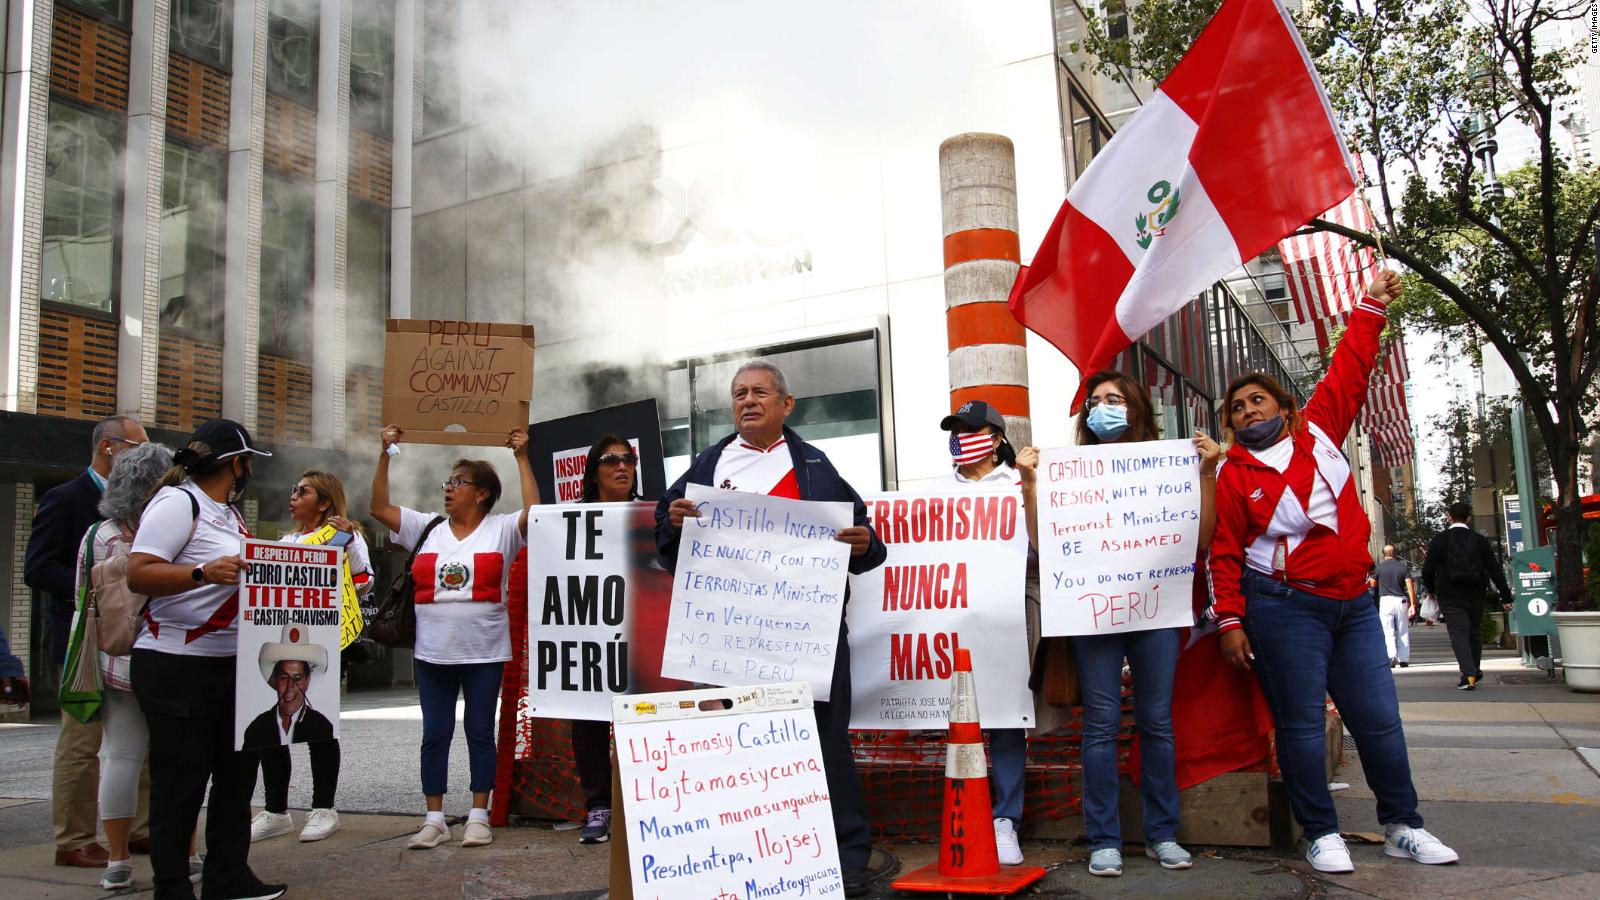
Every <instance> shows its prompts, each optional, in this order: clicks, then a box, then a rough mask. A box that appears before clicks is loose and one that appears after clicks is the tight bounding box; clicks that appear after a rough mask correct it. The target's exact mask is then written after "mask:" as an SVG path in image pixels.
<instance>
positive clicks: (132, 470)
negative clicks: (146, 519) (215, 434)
mask: <svg viewBox="0 0 1600 900" xmlns="http://www.w3.org/2000/svg"><path fill="white" fill-rule="evenodd" d="M171 467H172V448H170V447H166V446H163V445H161V444H140V445H139V446H137V447H131V448H129V449H128V451H127V452H126V453H120V454H118V455H117V458H116V461H115V463H114V464H113V465H112V467H111V473H110V475H109V476H108V477H107V478H106V485H105V493H104V494H103V495H102V496H101V497H100V503H99V512H100V514H101V515H102V516H105V520H104V521H102V522H100V523H98V524H97V525H93V526H90V528H89V531H88V532H87V533H86V534H84V536H83V542H82V545H81V546H80V547H79V548H78V563H77V565H76V566H74V567H73V570H74V572H76V573H77V579H78V580H77V593H78V595H79V596H83V592H84V590H85V588H86V587H87V586H88V580H87V579H88V572H86V571H85V570H86V568H92V567H94V566H96V565H99V564H100V563H103V562H105V561H107V560H109V559H111V558H112V556H113V555H114V554H116V553H117V552H118V550H119V548H120V550H121V552H123V553H126V552H127V547H128V546H131V544H132V543H133V535H134V532H135V531H136V530H137V529H138V525H139V517H140V516H141V515H143V513H144V508H145V506H146V504H148V503H149V502H150V497H151V495H152V494H153V493H154V492H155V490H156V488H157V487H159V486H160V482H161V477H162V476H163V475H165V474H166V472H167V470H168V469H170V468H171ZM86 564H87V565H86ZM78 612H79V614H80V615H81V614H82V610H81V609H80V610H79V611H78ZM73 631H74V633H77V627H76V624H74V627H73ZM78 652H79V653H86V652H87V653H94V654H95V657H96V663H95V664H96V665H97V666H98V667H99V669H100V677H101V684H102V685H103V686H104V690H103V691H102V693H101V702H100V721H99V724H100V729H101V741H100V757H101V758H100V817H101V818H100V821H101V825H102V826H103V827H104V828H105V832H106V843H107V844H109V845H110V846H109V847H108V848H107V850H108V858H107V860H106V871H105V874H104V875H102V876H101V878H100V886H101V887H103V888H105V889H107V890H117V889H120V888H125V887H129V886H131V885H132V884H133V858H132V857H131V856H130V855H129V854H130V851H129V846H128V845H129V843H130V838H131V835H132V832H133V814H134V810H135V808H136V807H137V806H138V805H139V801H140V799H141V798H140V797H139V795H140V793H141V790H140V788H141V787H143V788H144V790H143V792H142V793H144V794H145V795H146V796H145V797H144V798H143V799H144V801H145V803H148V802H149V796H148V794H149V784H148V783H145V784H143V785H141V782H142V781H145V778H144V772H145V754H146V752H147V750H148V749H149V743H150V740H149V735H148V733H147V731H146V729H145V723H144V713H142V712H140V711H139V701H138V700H137V699H135V698H134V696H133V684H132V682H131V681H130V680H129V677H128V667H129V665H130V662H131V660H130V658H129V657H127V656H110V655H108V654H106V653H102V652H99V651H98V650H97V648H94V647H83V648H81V649H80V650H79V651H78ZM62 718H63V719H65V718H69V717H67V716H63V717H62ZM189 870H190V877H191V879H194V880H198V879H199V876H200V860H199V858H198V857H196V856H194V855H193V850H192V843H191V852H190V857H189Z"/></svg>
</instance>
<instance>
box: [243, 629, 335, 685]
mask: <svg viewBox="0 0 1600 900" xmlns="http://www.w3.org/2000/svg"><path fill="white" fill-rule="evenodd" d="M288 660H296V661H299V662H303V663H305V664H306V665H307V666H308V667H309V668H310V669H311V671H312V672H320V671H322V670H323V669H326V668H327V667H328V648H326V647H324V646H322V645H321V644H313V643H312V642H311V629H310V628H309V627H307V626H305V625H301V624H299V623H297V622H289V623H287V624H285V625H284V626H283V640H282V641H267V642H266V643H265V644H262V645H261V656H260V662H261V677H262V678H265V679H266V680H267V683H268V684H271V683H272V670H273V668H274V667H275V666H277V664H278V663H281V662H285V661H288Z"/></svg>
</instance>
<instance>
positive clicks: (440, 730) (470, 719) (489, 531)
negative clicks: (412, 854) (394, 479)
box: [372, 425, 539, 850]
mask: <svg viewBox="0 0 1600 900" xmlns="http://www.w3.org/2000/svg"><path fill="white" fill-rule="evenodd" d="M404 434H405V430H404V429H402V428H401V427H400V426H398V425H389V426H387V427H385V428H384V430H383V452H382V453H380V454H378V467H377V470H376V471H375V472H374V473H373V475H372V517H373V518H374V519H377V520H378V521H379V522H380V523H382V524H383V525H385V526H386V527H388V529H389V531H390V539H391V540H393V541H394V542H395V543H397V544H399V545H400V546H402V547H405V548H406V549H408V550H409V549H412V548H414V547H415V548H417V557H416V561H415V562H414V563H413V564H412V567H411V574H412V577H413V579H414V580H415V582H416V595H415V600H416V613H417V640H416V647H415V648H414V650H413V654H414V656H415V658H416V663H417V668H416V672H417V695H418V699H419V700H420V701H421V704H422V794H423V797H424V798H425V799H426V801H427V806H428V813H427V818H426V819H425V820H424V821H423V824H422V828H421V830H419V831H418V832H417V834H416V836H415V837H413V838H412V839H411V843H410V845H409V846H410V847H411V849H413V850H426V849H429V848H432V847H437V846H439V845H440V844H442V843H444V842H445V841H448V840H450V828H449V826H448V825H446V824H445V819H444V794H445V790H446V787H447V781H448V776H449V770H450V740H451V738H452V737H453V736H454V734H455V730H456V698H457V697H460V696H464V697H465V715H464V717H463V719H462V730H464V731H465V732H466V735H467V759H468V762H469V763H470V769H471V783H470V787H471V790H472V810H471V812H469V813H468V815H467V827H466V830H465V831H464V832H463V833H462V837H461V846H463V847H476V846H481V845H483V844H488V843H490V842H491V841H493V840H494V835H493V834H492V833H491V832H490V830H489V792H490V791H492V790H493V789H494V775H495V748H494V716H495V704H496V702H497V701H498V700H499V697H500V678H501V673H502V670H503V669H504V667H505V664H506V662H507V661H508V660H510V659H511V626H510V620H509V618H508V617H507V615H506V604H505V598H506V576H507V574H509V572H510V570H511V562H512V560H513V559H514V558H515V557H516V555H517V551H518V550H520V549H522V547H523V546H524V545H525V544H526V543H527V534H528V507H530V506H534V505H536V504H538V502H539V488H538V485H537V484H535V483H534V480H533V469H532V468H531V467H530V466H529V464H528V434H527V432H526V431H524V430H523V429H521V428H518V429H516V430H515V431H513V432H511V435H510V436H509V437H508V438H507V439H506V446H507V447H509V448H511V452H512V453H513V454H514V455H515V456H516V460H517V472H518V474H519V476H520V478H521V482H522V509H521V510H520V511H519V512H513V513H505V514H502V515H491V514H490V510H491V509H493V508H494V504H495V501H496V500H498V499H500V477H499V476H498V475H497V474H495V470H494V466H491V465H490V464H489V463H488V462H487V461H485V460H481V459H458V460H456V462H455V465H454V466H452V467H451V472H450V479H449V480H448V481H446V482H444V483H443V485H441V487H443V488H444V515H442V516H434V515H429V514H427V513H421V512H418V511H416V510H414V509H408V508H406V507H404V506H400V505H398V504H395V503H392V502H390V500H389V459H390V456H391V455H393V454H394V453H397V452H398V445H399V443H400V440H401V438H402V437H403V436H404ZM435 520H437V523H436V525H434V524H430V523H434V522H435ZM419 543H420V546H419Z"/></svg>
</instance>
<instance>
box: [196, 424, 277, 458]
mask: <svg viewBox="0 0 1600 900" xmlns="http://www.w3.org/2000/svg"><path fill="white" fill-rule="evenodd" d="M245 453H249V454H252V455H254V456H271V455H272V454H271V453H268V452H267V451H265V450H261V449H257V448H256V447H255V445H254V442H253V441H251V440H250V432H249V431H248V430H247V429H246V428H245V427H244V426H243V425H240V424H239V423H238V422H235V421H233V420H232V419H211V420H210V421H208V422H205V423H203V424H201V426H200V427H199V428H196V429H195V430H194V434H192V435H190V436H189V440H188V442H187V443H185V444H184V445H183V449H181V450H179V451H178V452H177V453H175V454H173V457H172V461H173V462H174V463H177V464H178V465H183V466H186V465H190V464H192V463H197V462H207V461H210V460H214V459H231V458H233V457H235V456H240V455H242V454H245Z"/></svg>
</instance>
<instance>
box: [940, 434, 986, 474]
mask: <svg viewBox="0 0 1600 900" xmlns="http://www.w3.org/2000/svg"><path fill="white" fill-rule="evenodd" d="M994 443H995V436H994V435H992V434H989V433H988V432H984V431H969V432H966V433H964V434H958V433H956V432H951V433H950V455H951V456H952V457H953V458H954V459H955V461H956V465H958V466H970V465H972V464H973V463H977V462H982V461H984V460H986V459H988V458H989V455H990V454H992V453H994Z"/></svg>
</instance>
